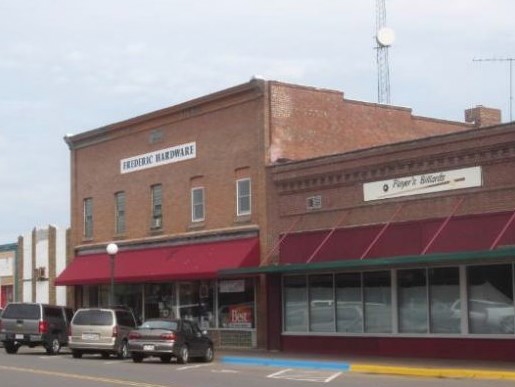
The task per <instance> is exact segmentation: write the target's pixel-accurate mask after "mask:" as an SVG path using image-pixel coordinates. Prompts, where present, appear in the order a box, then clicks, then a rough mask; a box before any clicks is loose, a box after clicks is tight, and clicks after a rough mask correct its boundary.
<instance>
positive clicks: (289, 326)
mask: <svg viewBox="0 0 515 387" xmlns="http://www.w3.org/2000/svg"><path fill="white" fill-rule="evenodd" d="M284 329H285V330H286V331H288V332H306V331H307V330H308V290H307V284H306V277H305V276H294V277H293V276H292V277H284Z"/></svg>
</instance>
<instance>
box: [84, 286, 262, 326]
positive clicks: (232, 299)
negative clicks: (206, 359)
mask: <svg viewBox="0 0 515 387" xmlns="http://www.w3.org/2000/svg"><path fill="white" fill-rule="evenodd" d="M78 294H80V296H79V299H80V300H81V304H82V305H83V306H85V307H98V306H107V305H108V296H109V286H108V285H98V286H83V287H81V288H80V290H79V291H78ZM254 294H255V289H254V281H253V280H252V279H241V280H240V279H238V280H225V281H224V280H221V281H209V280H204V281H181V282H162V283H151V284H145V285H140V284H116V285H115V300H116V304H117V305H127V306H129V307H130V308H132V309H133V310H134V312H135V314H136V317H137V318H138V319H140V321H144V320H146V319H151V318H171V319H174V318H182V319H185V320H189V321H193V322H195V323H197V324H198V326H199V328H200V329H203V330H207V329H216V328H224V329H240V330H241V329H254V328H255V297H254Z"/></svg>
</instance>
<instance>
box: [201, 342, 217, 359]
mask: <svg viewBox="0 0 515 387" xmlns="http://www.w3.org/2000/svg"><path fill="white" fill-rule="evenodd" d="M214 358H215V351H214V349H213V346H212V345H210V346H208V347H207V348H206V352H205V353H204V356H203V358H202V360H203V361H204V362H206V363H211V362H212V361H213V359H214Z"/></svg>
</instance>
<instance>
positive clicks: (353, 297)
mask: <svg viewBox="0 0 515 387" xmlns="http://www.w3.org/2000/svg"><path fill="white" fill-rule="evenodd" d="M335 282H336V330H337V331H338V332H363V300H362V296H361V273H344V274H338V275H337V276H336V281H335Z"/></svg>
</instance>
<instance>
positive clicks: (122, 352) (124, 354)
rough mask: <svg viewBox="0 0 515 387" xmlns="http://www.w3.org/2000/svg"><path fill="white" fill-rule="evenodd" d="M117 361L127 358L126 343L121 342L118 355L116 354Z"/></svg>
mask: <svg viewBox="0 0 515 387" xmlns="http://www.w3.org/2000/svg"><path fill="white" fill-rule="evenodd" d="M116 357H118V359H122V360H124V359H127V358H128V357H129V346H128V345H127V341H125V340H124V341H122V343H121V344H120V348H118V353H117V354H116Z"/></svg>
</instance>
